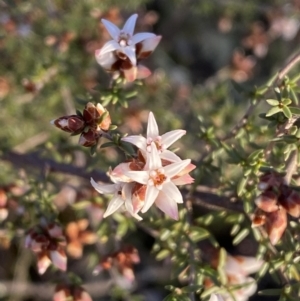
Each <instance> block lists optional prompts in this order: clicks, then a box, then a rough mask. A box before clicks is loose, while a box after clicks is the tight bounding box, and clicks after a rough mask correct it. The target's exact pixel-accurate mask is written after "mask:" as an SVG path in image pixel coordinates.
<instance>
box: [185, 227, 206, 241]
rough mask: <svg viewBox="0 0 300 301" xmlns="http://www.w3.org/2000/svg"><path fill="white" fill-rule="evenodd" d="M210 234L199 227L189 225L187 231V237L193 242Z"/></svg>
mask: <svg viewBox="0 0 300 301" xmlns="http://www.w3.org/2000/svg"><path fill="white" fill-rule="evenodd" d="M209 236H210V233H209V232H208V231H207V230H206V229H204V228H201V227H195V226H192V227H191V231H190V233H189V237H190V239H191V240H192V241H193V242H199V241H201V240H203V239H206V238H208V237H209Z"/></svg>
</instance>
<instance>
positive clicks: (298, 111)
mask: <svg viewBox="0 0 300 301" xmlns="http://www.w3.org/2000/svg"><path fill="white" fill-rule="evenodd" d="M289 108H290V111H291V113H292V114H294V115H300V108H297V107H289Z"/></svg>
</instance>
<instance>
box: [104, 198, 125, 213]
mask: <svg viewBox="0 0 300 301" xmlns="http://www.w3.org/2000/svg"><path fill="white" fill-rule="evenodd" d="M123 204H124V200H123V199H122V197H120V196H119V195H118V194H116V195H115V196H114V197H113V198H112V199H111V200H110V202H109V204H108V207H107V209H106V211H105V212H104V214H103V217H108V216H109V215H111V214H113V213H114V212H115V211H117V210H118V209H119V208H120V207H121V206H122V205H123Z"/></svg>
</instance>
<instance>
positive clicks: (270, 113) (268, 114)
mask: <svg viewBox="0 0 300 301" xmlns="http://www.w3.org/2000/svg"><path fill="white" fill-rule="evenodd" d="M279 112H282V109H281V108H279V107H273V108H272V109H271V110H269V111H268V113H267V114H266V117H270V116H272V115H274V114H277V113H279Z"/></svg>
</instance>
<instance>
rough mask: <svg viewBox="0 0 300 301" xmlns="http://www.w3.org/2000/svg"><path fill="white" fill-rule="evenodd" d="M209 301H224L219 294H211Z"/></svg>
mask: <svg viewBox="0 0 300 301" xmlns="http://www.w3.org/2000/svg"><path fill="white" fill-rule="evenodd" d="M209 301H224V299H223V297H222V296H221V295H220V294H211V295H210V298H209Z"/></svg>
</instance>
